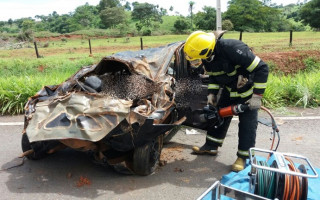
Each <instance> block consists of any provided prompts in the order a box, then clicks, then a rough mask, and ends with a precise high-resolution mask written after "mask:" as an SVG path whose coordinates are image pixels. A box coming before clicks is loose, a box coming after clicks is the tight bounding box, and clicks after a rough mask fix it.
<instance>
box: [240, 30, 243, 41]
mask: <svg viewBox="0 0 320 200" xmlns="http://www.w3.org/2000/svg"><path fill="white" fill-rule="evenodd" d="M242 32H243V31H242V30H241V31H240V37H239V40H240V41H242Z"/></svg>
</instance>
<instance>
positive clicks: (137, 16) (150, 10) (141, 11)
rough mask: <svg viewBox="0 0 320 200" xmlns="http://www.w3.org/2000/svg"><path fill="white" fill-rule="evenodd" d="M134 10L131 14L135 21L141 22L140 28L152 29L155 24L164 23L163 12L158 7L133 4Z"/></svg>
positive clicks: (147, 4)
mask: <svg viewBox="0 0 320 200" xmlns="http://www.w3.org/2000/svg"><path fill="white" fill-rule="evenodd" d="M132 5H133V10H132V13H131V16H132V19H133V20H139V22H140V25H139V26H141V25H142V26H146V27H151V26H152V23H153V22H159V23H162V15H161V11H159V10H158V6H155V5H153V4H149V3H138V2H134V3H132Z"/></svg>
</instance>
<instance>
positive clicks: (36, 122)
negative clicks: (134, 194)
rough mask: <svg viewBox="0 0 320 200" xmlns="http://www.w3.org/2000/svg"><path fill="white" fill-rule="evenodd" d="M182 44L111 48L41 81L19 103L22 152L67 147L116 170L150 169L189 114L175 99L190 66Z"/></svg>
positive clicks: (40, 153) (36, 155) (31, 155)
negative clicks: (56, 78) (57, 80)
mask: <svg viewBox="0 0 320 200" xmlns="http://www.w3.org/2000/svg"><path fill="white" fill-rule="evenodd" d="M183 45H184V43H183V42H176V43H172V44H169V45H166V46H162V47H158V48H150V49H146V50H141V51H126V52H120V53H116V54H114V55H111V56H107V57H105V58H103V59H102V60H101V61H100V62H99V63H98V64H97V65H92V66H85V67H82V68H81V69H80V70H79V71H78V72H76V73H75V74H74V75H73V76H71V77H70V78H69V79H68V80H66V81H65V82H63V83H61V84H59V85H51V86H45V87H43V88H42V89H41V90H40V91H39V92H38V93H37V94H36V95H35V96H33V97H30V98H29V100H28V102H27V104H26V106H25V123H24V130H23V135H22V150H23V152H24V155H25V156H26V157H27V158H28V159H31V160H37V159H40V158H43V157H45V156H47V155H48V154H52V153H54V152H56V151H59V150H62V149H65V148H72V149H76V150H80V151H85V152H88V153H89V154H90V155H91V156H92V157H93V158H94V161H95V162H97V163H99V164H102V165H107V166H112V167H113V168H114V169H116V170H118V169H123V168H126V169H127V170H128V171H129V172H130V173H134V174H138V175H148V174H151V173H152V172H154V170H155V168H156V166H157V164H158V162H159V158H160V154H161V149H162V147H163V142H164V140H165V141H168V140H170V138H171V137H172V136H173V135H174V134H175V133H176V132H177V130H178V128H179V126H180V125H181V124H182V123H185V122H186V119H187V118H186V116H185V115H186V113H187V112H188V111H186V109H184V110H182V111H181V112H179V110H177V103H176V101H175V100H176V98H177V96H176V91H175V89H176V87H177V80H179V79H183V78H184V77H190V76H191V75H192V74H195V72H194V71H192V69H191V67H190V64H189V63H188V62H187V61H186V60H185V58H184V54H183V50H182V49H183ZM196 77H198V76H196ZM200 87H201V84H200ZM190 99H193V98H190ZM193 100H194V101H195V102H199V101H196V99H193ZM191 104H192V103H191ZM187 110H188V109H187ZM118 171H120V170H118Z"/></svg>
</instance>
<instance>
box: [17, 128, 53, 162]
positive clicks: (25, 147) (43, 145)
mask: <svg viewBox="0 0 320 200" xmlns="http://www.w3.org/2000/svg"><path fill="white" fill-rule="evenodd" d="M57 145H59V142H58V141H38V142H32V143H30V141H29V138H28V135H27V134H26V133H24V134H22V139H21V147H22V151H23V152H27V151H29V150H33V152H30V154H28V155H26V157H27V158H28V159H30V160H38V159H41V158H43V157H45V156H46V155H47V152H48V151H49V150H50V149H52V148H54V147H55V146H57Z"/></svg>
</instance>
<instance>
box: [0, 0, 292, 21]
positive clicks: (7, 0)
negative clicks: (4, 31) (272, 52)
mask: <svg viewBox="0 0 320 200" xmlns="http://www.w3.org/2000/svg"><path fill="white" fill-rule="evenodd" d="M125 1H128V2H130V3H131V2H134V1H137V2H139V3H144V2H147V3H150V4H154V5H159V6H160V7H162V8H164V9H167V10H168V12H169V8H170V7H171V6H172V7H173V9H174V10H173V13H171V12H169V14H175V13H176V12H178V13H179V14H182V15H184V16H186V15H188V14H189V11H188V8H189V2H190V1H193V2H195V4H194V13H197V12H198V11H200V10H202V8H203V7H204V6H211V7H214V8H216V1H215V0H173V1H171V0H160V1H159V0H124V2H125ZM228 1H229V0H221V11H222V12H224V11H226V10H227V2H228ZM86 2H88V3H89V4H90V5H98V4H99V2H100V0H0V21H8V19H10V18H11V19H13V20H15V19H19V18H23V17H32V18H34V17H35V16H36V15H49V14H51V13H52V12H53V11H56V12H57V13H58V14H59V15H61V14H67V13H69V12H72V11H74V10H75V8H77V7H78V6H81V5H84V4H85V3H86ZM297 2H298V0H272V3H276V4H278V5H280V4H283V5H287V4H290V3H297Z"/></svg>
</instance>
